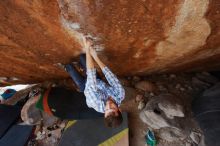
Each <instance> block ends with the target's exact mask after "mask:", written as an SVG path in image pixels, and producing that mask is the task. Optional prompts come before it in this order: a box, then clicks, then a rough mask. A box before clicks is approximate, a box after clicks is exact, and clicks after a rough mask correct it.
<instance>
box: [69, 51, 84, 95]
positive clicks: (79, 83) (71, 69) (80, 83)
mask: <svg viewBox="0 0 220 146" xmlns="http://www.w3.org/2000/svg"><path fill="white" fill-rule="evenodd" d="M80 65H81V67H82V68H83V70H84V73H85V76H86V55H85V54H81V55H80ZM65 68H66V71H67V72H68V73H69V75H70V76H71V78H72V79H73V81H74V82H75V83H76V85H77V86H78V88H79V90H80V92H83V91H84V89H85V84H86V78H85V77H84V76H82V75H81V74H80V73H79V72H78V71H77V70H76V69H75V68H74V67H73V66H72V65H71V64H67V65H66V66H65Z"/></svg>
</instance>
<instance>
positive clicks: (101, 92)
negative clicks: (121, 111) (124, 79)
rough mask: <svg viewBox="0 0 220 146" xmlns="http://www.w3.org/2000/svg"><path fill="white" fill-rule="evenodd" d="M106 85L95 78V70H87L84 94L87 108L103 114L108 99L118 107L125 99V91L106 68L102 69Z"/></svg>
mask: <svg viewBox="0 0 220 146" xmlns="http://www.w3.org/2000/svg"><path fill="white" fill-rule="evenodd" d="M102 72H103V73H104V75H105V77H106V79H107V81H108V84H106V83H105V82H103V81H102V80H100V79H97V78H96V69H95V68H93V69H88V70H87V81H86V87H85V90H84V94H85V96H86V103H87V105H88V107H91V108H94V109H95V110H96V111H97V112H100V113H104V112H105V103H106V101H107V100H108V98H109V97H111V98H112V99H114V101H115V102H116V103H117V105H118V106H119V105H120V104H121V102H122V100H123V99H124V97H125V90H124V88H123V87H122V85H121V84H120V82H119V80H118V79H117V77H116V76H115V75H114V74H113V73H112V72H111V71H110V69H109V68H108V67H104V68H103V69H102Z"/></svg>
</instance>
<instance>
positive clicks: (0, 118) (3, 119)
mask: <svg viewBox="0 0 220 146" xmlns="http://www.w3.org/2000/svg"><path fill="white" fill-rule="evenodd" d="M20 111H21V108H20V107H18V106H10V105H3V104H0V138H1V137H2V136H3V135H4V134H5V133H6V131H7V130H8V129H9V128H10V127H11V126H12V124H13V123H14V122H15V121H16V120H17V119H18V118H19V116H20Z"/></svg>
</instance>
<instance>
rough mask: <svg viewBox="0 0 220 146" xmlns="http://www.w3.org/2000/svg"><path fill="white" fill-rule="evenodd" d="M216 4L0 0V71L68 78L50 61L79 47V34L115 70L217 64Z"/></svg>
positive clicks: (26, 77) (194, 0) (26, 78)
mask: <svg viewBox="0 0 220 146" xmlns="http://www.w3.org/2000/svg"><path fill="white" fill-rule="evenodd" d="M219 6H220V1H217V0H216V1H211V0H167V1H163V0H138V1H133V0H111V1H104V0H96V1H92V0H84V1H79V0H57V1H49V0H32V1H26V0H7V1H0V55H1V61H0V77H15V78H16V79H17V80H16V82H19V83H27V82H28V83H31V82H41V81H44V80H54V79H63V78H67V77H68V75H67V74H66V73H65V72H64V71H62V70H61V69H59V68H58V67H57V66H56V64H57V63H60V62H61V63H67V62H70V61H71V60H72V59H73V58H76V56H77V55H79V53H80V52H82V51H83V50H82V49H81V38H82V37H90V38H92V39H93V40H94V42H95V48H96V50H97V51H98V52H99V56H100V57H101V58H102V59H103V61H104V62H105V63H106V64H107V65H108V66H110V68H112V70H113V71H114V72H116V73H117V74H118V75H135V74H137V75H144V74H149V73H158V72H171V71H192V70H205V69H208V70H211V69H217V68H220V65H219V61H220V33H219V32H220V7H219ZM201 64H203V65H202V66H201ZM11 82H13V81H11Z"/></svg>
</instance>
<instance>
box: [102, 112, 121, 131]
mask: <svg viewBox="0 0 220 146" xmlns="http://www.w3.org/2000/svg"><path fill="white" fill-rule="evenodd" d="M117 112H118V114H117V115H115V113H114V112H113V113H111V114H110V115H109V116H107V117H105V118H104V123H105V126H106V127H111V128H116V127H118V126H120V125H121V123H122V122H123V118H122V114H121V111H120V110H118V111H117Z"/></svg>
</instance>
